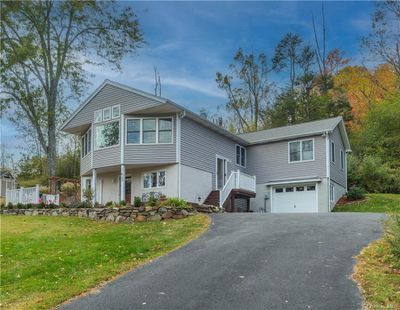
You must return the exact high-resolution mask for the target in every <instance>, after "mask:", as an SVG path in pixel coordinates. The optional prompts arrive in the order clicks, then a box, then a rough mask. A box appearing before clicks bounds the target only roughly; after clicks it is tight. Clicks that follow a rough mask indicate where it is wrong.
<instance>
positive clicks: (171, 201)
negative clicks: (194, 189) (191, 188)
mask: <svg viewBox="0 0 400 310" xmlns="http://www.w3.org/2000/svg"><path fill="white" fill-rule="evenodd" d="M161 205H163V206H169V207H173V208H176V209H187V208H190V205H189V204H188V203H187V202H186V200H184V199H180V198H168V199H167V200H165V201H163V202H162V203H161Z"/></svg>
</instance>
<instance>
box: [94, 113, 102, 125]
mask: <svg viewBox="0 0 400 310" xmlns="http://www.w3.org/2000/svg"><path fill="white" fill-rule="evenodd" d="M97 113H98V114H99V115H101V120H99V121H98V120H96V114H97ZM93 118H94V123H95V124H98V123H101V122H103V110H96V111H94V116H93Z"/></svg>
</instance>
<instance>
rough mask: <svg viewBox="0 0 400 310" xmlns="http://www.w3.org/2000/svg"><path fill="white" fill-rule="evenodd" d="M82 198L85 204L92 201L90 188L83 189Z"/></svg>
mask: <svg viewBox="0 0 400 310" xmlns="http://www.w3.org/2000/svg"><path fill="white" fill-rule="evenodd" d="M83 198H84V199H85V201H86V202H87V203H91V202H92V199H93V191H92V189H91V188H85V189H84V190H83Z"/></svg>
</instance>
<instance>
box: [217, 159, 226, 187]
mask: <svg viewBox="0 0 400 310" xmlns="http://www.w3.org/2000/svg"><path fill="white" fill-rule="evenodd" d="M226 164H227V161H226V159H224V158H221V157H217V189H222V188H223V187H224V185H225V182H226V170H227V167H226Z"/></svg>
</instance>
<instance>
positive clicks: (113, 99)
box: [65, 85, 161, 130]
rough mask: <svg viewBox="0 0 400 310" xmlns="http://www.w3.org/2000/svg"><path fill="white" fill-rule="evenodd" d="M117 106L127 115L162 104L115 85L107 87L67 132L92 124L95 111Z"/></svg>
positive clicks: (86, 107) (73, 121)
mask: <svg viewBox="0 0 400 310" xmlns="http://www.w3.org/2000/svg"><path fill="white" fill-rule="evenodd" d="M117 104H119V105H120V108H121V110H120V111H121V114H126V113H132V112H134V111H138V110H141V109H143V108H150V107H154V106H158V105H160V104H161V103H160V102H158V101H155V100H153V99H150V98H147V97H144V96H141V95H138V94H135V93H133V92H130V91H128V90H125V89H122V88H119V87H115V86H113V85H105V86H104V88H103V89H102V90H101V91H100V92H99V93H97V95H96V96H94V97H93V98H92V99H91V100H90V102H89V103H88V104H87V105H86V106H85V107H84V108H83V109H82V110H81V111H79V113H78V114H77V115H76V116H75V117H74V118H73V119H72V120H71V121H70V122H69V123H68V125H67V126H66V127H65V130H68V129H70V128H73V127H79V126H82V125H86V124H90V123H92V121H93V120H94V111H96V110H99V109H103V108H107V107H111V106H113V105H117Z"/></svg>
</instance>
